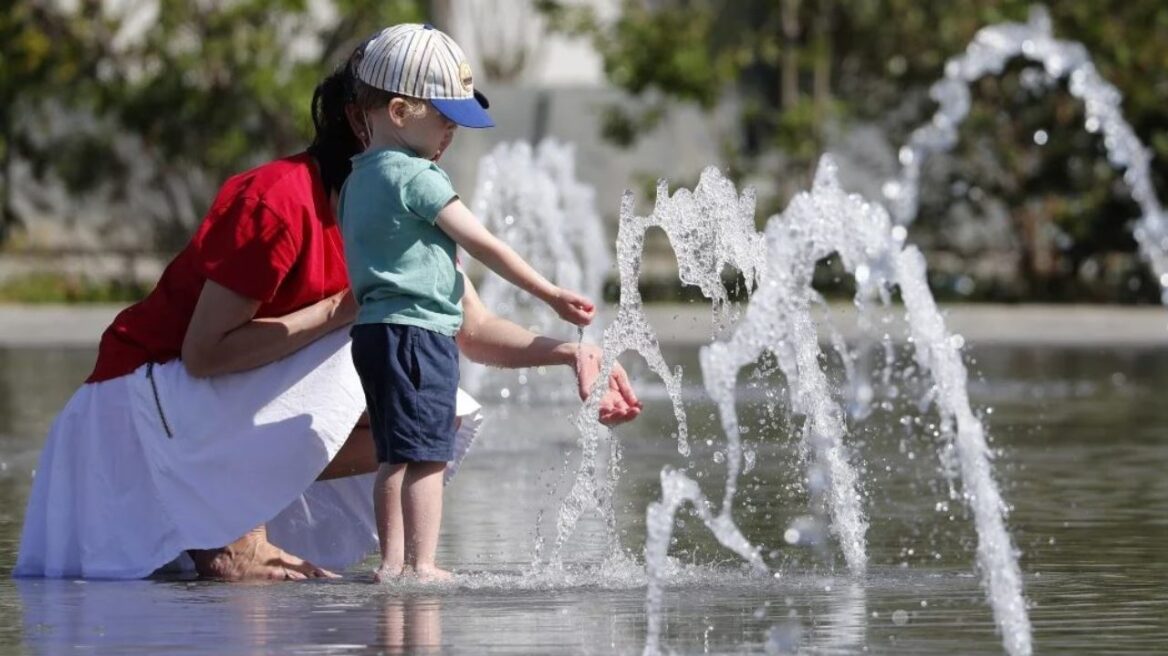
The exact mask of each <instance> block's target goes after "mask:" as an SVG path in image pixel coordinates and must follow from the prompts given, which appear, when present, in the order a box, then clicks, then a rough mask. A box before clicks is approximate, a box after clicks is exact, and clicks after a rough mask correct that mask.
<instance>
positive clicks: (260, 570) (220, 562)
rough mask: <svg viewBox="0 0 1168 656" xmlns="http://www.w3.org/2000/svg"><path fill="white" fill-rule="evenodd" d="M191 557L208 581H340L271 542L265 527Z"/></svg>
mask: <svg viewBox="0 0 1168 656" xmlns="http://www.w3.org/2000/svg"><path fill="white" fill-rule="evenodd" d="M190 554H191V559H192V560H194V561H195V571H197V572H198V573H199V576H200V577H202V578H206V579H215V580H219V581H257V580H260V581H303V580H305V579H336V578H340V577H339V576H338V575H336V574H334V573H332V572H330V571H328V570H327V569H324V568H323V567H317V566H316V565H313V564H312V563H310V562H308V561H307V560H304V559H303V558H300V557H298V556H294V555H292V554H290V553H288V552H287V551H284V550H283V549H281V548H279V547H277V546H276V545H274V544H272V543H271V542H268V533H267V530H265V529H264V527H260V528H259V529H256V530H253V531H249V532H248V533H247V534H246V535H244V536H243V537H242V538H240V539H238V540H236V541H235V542H232V543H231V544H229V545H227V546H226V547H223V548H221V549H191V550H190Z"/></svg>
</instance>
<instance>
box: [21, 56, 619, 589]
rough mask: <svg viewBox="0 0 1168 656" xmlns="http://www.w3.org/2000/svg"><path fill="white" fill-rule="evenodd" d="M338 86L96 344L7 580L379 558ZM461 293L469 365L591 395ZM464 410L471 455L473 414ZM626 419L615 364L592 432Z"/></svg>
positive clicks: (230, 191) (347, 124)
mask: <svg viewBox="0 0 1168 656" xmlns="http://www.w3.org/2000/svg"><path fill="white" fill-rule="evenodd" d="M351 88H352V76H351V72H350V67H349V65H348V64H346V65H345V66H343V67H342V68H341V69H339V70H338V71H337V72H335V73H334V74H333V75H331V76H329V77H328V78H327V79H325V80H324V81H323V82H322V83H321V84H320V85H319V86H318V87H317V89H316V92H315V94H314V96H313V102H312V113H313V123H314V125H315V128H316V136H315V139H314V141H313V144H312V146H311V147H310V148H309V149H308V151H307V152H305V153H302V154H300V155H296V156H293V157H290V158H286V159H282V160H277V161H275V162H271V163H268V164H265V165H263V166H260V167H258V168H256V169H253V170H251V171H248V172H245V173H242V174H240V175H238V176H235V177H233V178H231V179H230V180H228V181H227V182H226V183H225V184H224V185H223V187H222V188H221V189H220V192H219V195H218V197H217V198H216V200H215V202H214V203H213V204H212V206H211V209H210V210H209V211H208V213H207V216H206V218H205V219H204V221H203V223H202V224H201V225H200V227H199V228H198V230H197V231H196V233H195V235H194V236H193V237H192V239H191V242H190V243H189V244H188V245H187V247H186V248H185V249H184V250H183V251H182V252H181V253H180V254H179V255H177V256H176V257H175V259H174V260H173V261H172V262H171V263H170V264H169V265H168V266H167V268H166V270H165V271H164V273H163V275H162V278H161V279H160V280H159V282H158V285H157V286H156V287H155V289H154V290H153V291H152V292H151V293H150V295H149V296H148V297H147V298H145V299H144V300H143V301H142V302H140V303H138V304H136V305H133V306H131V307H129V308H127V309H126V310H124V311H123V312H122V313H121V314H119V315H118V317H117V318H116V319H115V320H114V322H113V324H112V325H111V326H110V327H109V328H108V329H107V330H106V332H105V334H104V335H103V336H102V340H101V344H100V346H99V350H98V358H97V363H96V365H95V367H94V371H93V373H92V374H91V375H90V377H89V379H88V380H87V381H86V383H85V385H83V386H82V387H81V388H80V389H79V390H78V391H77V392H76V393H75V394H74V396H73V398H72V399H71V400H70V401H69V403H68V404H67V405H66V407H65V409H64V410H63V411H62V413H61V414H60V416H58V418H57V420H56V422H55V423H54V425H53V428H52V430H51V431H50V434H49V437H48V440H47V441H46V444H45V448H44V451H43V453H42V455H41V460H40V465H39V466H38V469H37V476H36V478H35V480H34V484H33V490H32V494H31V496H30V499H29V505H28V510H27V512H26V516H25V524H24V532H23V534H22V537H21V547H20V553H19V556H18V559H17V564H16V568H15V572H14V573H15V575H16V576H50V577H60V576H68V577H93V578H140V577H143V576H148V575H150V574H151V573H152V572H155V571H156V570H158V569H159V568H161V567H163V566H166V565H168V564H172V563H173V564H177V565H179V566H183V565H186V566H193V567H194V569H195V570H196V571H197V572H199V574H201V575H203V576H207V577H213V578H220V579H227V580H242V579H254V578H277V579H303V578H312V577H330V576H335V575H334V574H332V573H331V572H330V571H328V570H327V569H324V568H323V567H320V566H318V565H316V564H313V562H309V561H310V560H313V561H316V562H322V563H324V564H327V565H334V566H340V567H343V566H347V565H349V564H352V563H353V562H355V561H356V560H358V559H360V558H361V557H362V556H364V555H365V554H366V553H368V552H369V551H370V550H371V549H372V548H373V547H375V546H376V537H375V536H376V531H375V529H374V526H373V512H372V503H371V500H370V496H371V495H370V494H369V488H368V485H369V478H368V476H367V475H368V473H369V472H373V471H375V470H376V467H377V463H376V458H375V455H374V452H373V441H372V439H371V436H370V435H369V430H368V426H367V423H366V422H365V420H364V415H363V413H364V407H363V406H364V401H363V395H362V392H361V387H360V383H359V382H358V380H357V376H356V373H355V371H354V370H353V366H352V361H351V358H350V355H349V340H348V336H347V326H348V325H349V324H350V323H351V322H352V320H353V319H354V315H355V303H354V302H353V298H352V295H351V294H350V293H349V291H348V279H347V277H346V273H345V265H344V258H343V253H342V251H341V246H340V244H341V242H340V235H339V230H338V228H337V225H336V221H335V216H334V212H335V203H336V197H337V193H338V191H339V189H340V186H341V184H343V182H344V180H345V177H346V176H347V175H348V173H349V158H350V157H352V156H353V155H354V154H356V153H357V152H358V150H359V148H360V147H359V143H360V142H359V139H358V136H357V134H356V133H355V130H359V129H361V128H360V127H359V126H358V125H357V124H356V123H355V122H353V121H351V117H350V116H349V115H347V113H346V112H347V110H348V105H349V100H350V98H351ZM480 102H483V103H484V105H485V103H486V99H485V98H482V97H480ZM439 155H440V154H439ZM466 290H467V291H466V295H465V296H464V298H463V311H464V315H465V319H464V324H463V326H462V329H461V332H460V333H459V336H458V343H459V347H460V349H461V350H462V353H463V354H464V355H465V356H466V357H467V358H469V359H471V360H474V361H476V362H481V363H485V364H492V365H498V366H508V367H530V366H540V365H552V364H570V365H572V366H574V368H575V371H576V374H577V382H578V386H579V391H580V394H581V397H582V398H583V396H584V395H585V394H586V392H587V390H589V389H591V386H592V383H593V382H594V381H595V380H596V377H597V376H598V375H599V365H600V351H599V349H598V348H597V347H596V346H594V345H589V344H582V345H578V344H575V343H566V342H562V341H559V340H553V339H549V338H545V337H539V336H536V335H534V334H532V333H530V332H529V331H527V330H524V329H523V328H520V327H519V326H517V325H515V324H513V323H511V322H509V321H507V320H505V319H502V318H500V317H497V316H495V315H493V314H491V313H490V312H489V311H488V310H487V309H486V308H484V307H483V305H482V303H481V302H480V300H479V298H478V296H477V294H476V293H475V291H474V288H473V287H472V286H471V285H470V284H469V281H468V283H467V285H466ZM460 400H461V403H460V409H459V415H460V419H461V420H462V426H461V427H460V432H461V435H460V439H462V440H463V441H466V440H468V439H469V438H470V437H471V436H472V435H473V431H474V430H476V429H477V426H478V421H479V416H478V413H477V405H476V404H474V403H473V401H470V400H469V397H466V398H463V399H460ZM639 412H640V404H639V402H638V401H637V399H636V395H635V394H634V393H633V391H632V389H631V388H630V387H629V384H628V380H627V377H626V376H625V373H624V371H623V370H621V369H620V368H619V366H618V367H617V368H616V370H615V371H614V372H613V373H612V374H611V375H610V378H609V386H608V390H607V392H606V396H605V398H604V400H603V403H602V404H601V416H600V418H601V420H602V421H604V422H605V423H609V424H613V423H619V422H623V421H628V420H630V419H633V418H634V417H636V416H637V415H638V414H639ZM314 481H316V482H314ZM269 535H270V536H271V537H270V539H269ZM241 536H242V537H241ZM277 545H279V546H277ZM293 554H296V555H293ZM305 557H307V558H308V559H306V558H305Z"/></svg>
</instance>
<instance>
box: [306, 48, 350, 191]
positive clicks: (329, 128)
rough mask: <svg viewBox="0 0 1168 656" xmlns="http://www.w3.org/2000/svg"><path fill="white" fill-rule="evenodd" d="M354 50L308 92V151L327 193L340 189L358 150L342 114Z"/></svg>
mask: <svg viewBox="0 0 1168 656" xmlns="http://www.w3.org/2000/svg"><path fill="white" fill-rule="evenodd" d="M356 54H357V53H354V55H355V56H354V57H350V59H349V61H346V62H345V63H344V64H343V65H342V66H340V67H339V68H337V70H336V71H333V73H332V74H331V75H329V76H328V77H326V78H325V79H324V80H323V81H322V82H321V83H320V84H318V85H317V86H316V90H315V91H314V92H313V94H312V125H313V127H314V128H315V129H316V136H314V137H313V139H312V145H311V146H309V147H308V153H309V154H310V155H312V156H313V157H314V158H315V159H316V163H317V166H319V167H320V177H321V179H322V180H323V181H324V187H325V190H326V191H328V192H329V193H332V192H336V193H340V191H341V185H343V184H344V183H345V179H346V178H348V177H349V172H350V171H352V168H353V167H352V163H351V161H350V159H351V158H352V157H353V156H354V155H356V154H357V153H359V152H361V142H360V141H358V139H357V135H356V134H354V133H353V128H352V126H350V125H349V118H348V116H346V115H345V107H346V106H347V105H348V104H349V103H351V102H353V97H354V86H355V84H354V82H355V79H356V78H355V77H354V73H353V60H354V59H355V58H356Z"/></svg>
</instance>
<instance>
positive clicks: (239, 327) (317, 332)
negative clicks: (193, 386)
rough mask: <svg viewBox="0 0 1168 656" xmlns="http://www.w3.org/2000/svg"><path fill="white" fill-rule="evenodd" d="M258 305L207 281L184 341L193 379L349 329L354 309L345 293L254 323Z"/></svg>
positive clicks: (263, 360) (251, 364)
mask: <svg viewBox="0 0 1168 656" xmlns="http://www.w3.org/2000/svg"><path fill="white" fill-rule="evenodd" d="M259 308H260V302H259V301H256V300H252V299H250V298H247V297H246V296H242V295H240V294H237V293H235V292H233V291H231V290H230V289H227V288H226V287H224V286H222V285H220V284H218V283H216V282H213V281H211V280H208V281H207V282H206V283H205V284H204V285H203V291H202V292H201V293H200V294H199V300H198V302H197V303H196V304H195V312H194V315H193V316H192V317H191V322H190V324H189V325H188V327H187V334H186V337H185V338H184V339H183V345H182V360H183V364H184V365H185V366H186V368H187V371H188V372H189V373H190V374H191V375H192V376H194V377H196V378H206V377H209V376H218V375H220V374H228V373H233V372H236V371H244V370H247V369H254V368H256V367H259V366H262V365H265V364H268V363H270V362H275V361H276V360H279V359H280V358H282V357H284V356H286V355H288V354H290V353H294V352H296V351H298V350H300V349H302V348H304V347H305V346H307V345H308V344H310V343H312V342H313V341H314V340H316V339H318V338H319V337H321V336H323V335H325V334H327V333H329V332H332V331H333V330H336V329H337V328H340V327H342V326H345V325H348V324H349V323H352V322H353V320H354V319H355V318H356V314H357V303H356V300H355V299H353V294H352V293H351V292H349V290H347V289H346V290H344V291H342V292H339V293H337V294H334V295H332V296H329V297H328V298H325V299H323V300H321V301H319V302H317V303H314V304H313V305H309V306H307V307H304V308H301V309H299V310H297V311H295V312H293V313H291V314H287V315H284V316H282V317H273V318H264V319H256V318H255V314H256V312H257V311H258V310H259Z"/></svg>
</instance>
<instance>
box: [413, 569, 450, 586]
mask: <svg viewBox="0 0 1168 656" xmlns="http://www.w3.org/2000/svg"><path fill="white" fill-rule="evenodd" d="M414 578H416V579H417V580H418V581H420V582H422V583H444V582H446V581H451V580H453V579H454V574H452V573H450V572H448V571H446V570H444V569H442V568H440V567H436V566H434V565H428V566H422V567H414Z"/></svg>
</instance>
